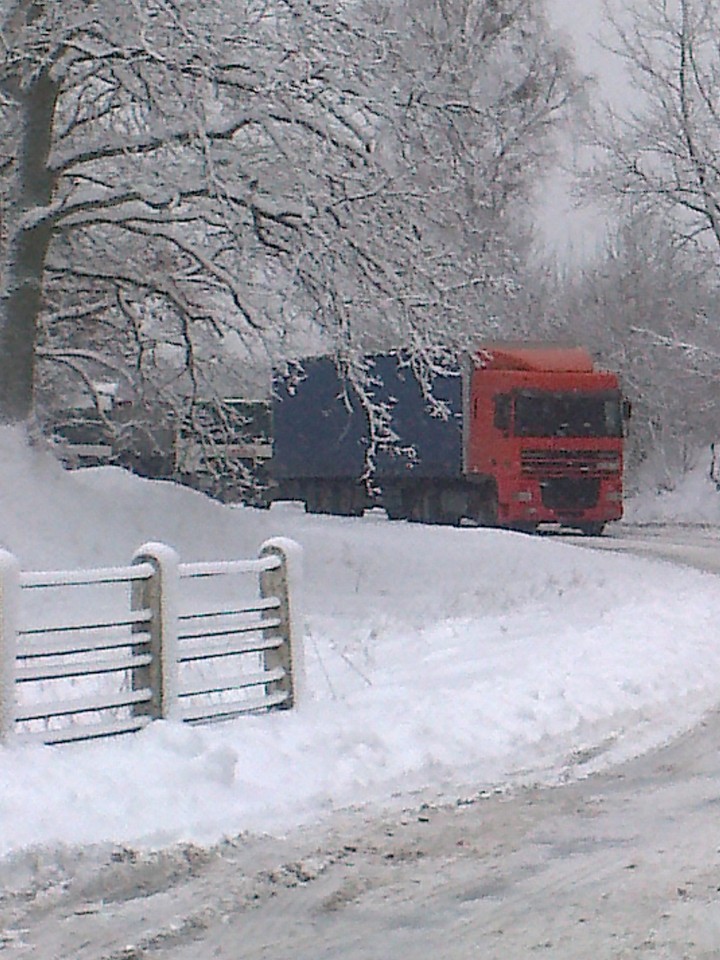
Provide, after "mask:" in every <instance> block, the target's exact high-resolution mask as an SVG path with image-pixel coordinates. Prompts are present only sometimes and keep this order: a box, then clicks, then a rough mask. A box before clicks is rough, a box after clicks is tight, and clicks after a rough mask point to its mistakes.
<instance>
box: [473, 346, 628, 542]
mask: <svg viewBox="0 0 720 960" xmlns="http://www.w3.org/2000/svg"><path fill="white" fill-rule="evenodd" d="M466 390H468V391H469V393H468V394H466V402H465V409H466V422H465V431H466V436H465V444H464V451H465V464H464V472H465V475H466V476H467V478H468V479H469V480H473V479H477V480H482V481H484V482H487V481H488V480H489V481H491V485H492V489H493V491H494V499H495V502H494V503H493V504H492V507H491V510H492V512H495V514H496V516H495V517H494V518H492V519H493V520H494V521H495V522H496V523H497V524H498V525H500V526H510V527H516V528H521V529H522V528H525V529H534V528H536V527H537V526H538V524H541V523H542V524H545V523H556V524H562V525H564V526H572V527H577V528H579V529H581V530H583V531H584V532H585V533H588V534H599V533H600V532H602V529H603V527H604V525H605V523H606V522H607V521H610V520H619V519H620V518H621V517H622V510H623V435H624V421H625V419H626V417H627V415H629V407H628V405H627V404H626V403H624V402H623V399H622V395H621V392H620V388H619V385H618V380H617V377H616V376H615V374H613V373H611V372H608V371H605V370H598V369H596V368H595V365H594V363H593V360H592V357H591V356H590V354H589V353H588V352H587V350H585V349H584V348H582V347H560V346H549V345H547V344H545V345H538V346H533V345H529V344H517V345H514V344H502V343H497V344H484V345H482V347H481V348H480V349H479V350H478V351H477V353H476V354H475V356H474V358H473V364H472V369H471V371H470V372H469V376H468V377H467V379H466ZM468 414H469V415H468Z"/></svg>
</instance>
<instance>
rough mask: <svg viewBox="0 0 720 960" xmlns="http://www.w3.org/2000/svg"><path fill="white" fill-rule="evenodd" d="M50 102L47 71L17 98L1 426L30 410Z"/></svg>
mask: <svg viewBox="0 0 720 960" xmlns="http://www.w3.org/2000/svg"><path fill="white" fill-rule="evenodd" d="M56 101H57V85H56V84H55V82H54V81H53V80H52V78H51V77H50V75H49V73H48V72H47V71H43V72H41V73H40V74H39V75H38V77H37V78H36V79H35V80H34V81H33V83H32V86H31V87H29V88H28V89H25V90H23V91H22V92H21V93H20V95H19V97H18V107H19V109H20V110H21V112H22V115H23V127H22V139H21V144H20V150H19V154H18V160H17V163H18V166H17V171H16V184H17V192H16V195H15V202H14V203H13V204H12V206H11V211H10V218H9V220H10V223H9V237H8V249H7V252H6V258H7V259H6V264H5V270H4V281H5V283H4V290H3V296H2V300H1V302H0V421H1V422H5V423H16V422H20V421H22V420H26V419H27V418H28V417H29V416H30V414H31V413H32V408H33V393H34V381H35V347H36V342H37V332H38V318H39V315H40V311H41V309H42V304H43V278H44V273H45V261H46V258H47V252H48V248H49V246H50V240H51V238H52V232H53V221H52V217H51V216H50V211H49V210H47V209H46V208H47V207H48V205H49V204H50V202H51V201H52V198H53V193H54V190H55V178H54V176H53V173H52V171H51V170H50V169H49V166H48V158H49V155H50V149H51V146H52V134H53V119H54V115H55V104H56Z"/></svg>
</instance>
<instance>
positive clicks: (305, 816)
mask: <svg viewBox="0 0 720 960" xmlns="http://www.w3.org/2000/svg"><path fill="white" fill-rule="evenodd" d="M0 455H1V456H2V462H3V468H2V473H1V474H0V541H1V542H2V545H3V546H4V547H6V548H7V549H10V550H12V551H13V552H14V553H16V554H17V555H18V557H19V558H20V560H21V562H22V565H23V567H24V568H26V569H32V568H38V567H42V568H45V569H47V568H58V567H64V566H68V565H76V564H77V565H98V564H104V563H113V564H115V563H125V562H127V561H128V560H129V558H130V557H131V556H132V553H133V552H134V550H135V549H136V548H137V547H138V546H139V545H140V544H141V543H142V542H144V541H147V540H151V539H152V540H158V539H160V540H164V541H166V542H168V543H170V544H171V545H173V546H174V547H175V548H176V549H177V550H178V551H179V552H180V554H181V556H182V558H183V559H184V560H187V561H191V560H198V559H210V558H218V559H219V558H234V557H248V556H254V555H255V554H256V552H257V548H258V546H259V544H260V543H261V542H262V541H263V540H264V539H266V538H267V537H268V536H273V535H277V534H280V535H284V536H290V537H293V538H294V539H296V540H297V541H298V542H299V543H301V545H302V546H303V547H304V550H305V588H304V595H303V605H304V609H305V614H306V624H307V629H306V638H305V660H306V687H305V692H304V696H303V698H302V701H301V705H300V708H299V709H298V710H296V711H293V712H291V713H278V714H274V715H270V716H264V717H257V718H251V719H243V720H240V721H236V722H233V723H228V724H224V725H220V726H212V727H195V728H186V727H181V726H178V725H173V724H166V723H157V724H154V725H153V726H151V727H150V728H149V729H147V730H146V731H144V732H143V733H142V734H139V735H137V736H133V737H128V738H120V739H117V740H115V741H106V742H103V743H95V744H86V745H82V744H81V745H75V746H64V747H60V748H39V747H33V748H29V747H17V746H12V745H11V746H8V747H5V748H2V749H0V770H1V771H2V777H1V778H0V855H6V854H8V853H11V852H14V851H19V850H21V849H23V848H28V847H32V846H34V845H38V844H39V845H43V846H48V845H50V846H55V845H57V844H62V843H81V844H84V843H93V842H102V841H113V842H115V843H118V844H122V843H132V844H134V845H135V846H138V845H139V846H146V847H157V846H161V845H166V844H170V843H173V842H175V841H178V840H194V841H198V842H202V843H207V842H212V841H214V840H217V839H219V838H221V837H222V836H225V835H228V836H232V835H236V834H238V833H240V832H242V831H267V832H270V833H283V832H285V831H287V830H288V829H290V828H291V827H292V826H293V825H296V824H299V823H302V822H310V821H313V820H316V819H318V818H321V817H323V816H324V815H326V814H328V813H329V812H331V811H334V810H337V809H340V808H343V807H347V806H352V805H365V806H367V807H369V808H370V809H381V808H389V807H393V806H402V805H404V804H407V803H408V802H414V801H416V800H418V799H430V800H438V799H441V798H442V797H444V796H447V797H453V796H458V795H461V794H463V793H477V791H480V790H482V789H484V788H491V787H494V786H503V785H505V784H508V783H516V782H527V781H549V782H551V781H553V780H556V779H557V778H558V777H567V776H572V775H573V772H574V770H573V768H574V764H575V763H576V762H577V761H578V758H582V760H583V761H585V762H584V763H583V772H584V773H587V772H590V771H591V770H593V769H598V768H599V767H601V766H603V765H607V764H609V763H610V762H614V761H617V760H619V759H623V758H626V757H629V756H633V755H635V754H638V753H640V752H642V751H643V750H646V749H648V748H649V747H651V746H653V745H655V744H658V743H661V742H663V741H665V740H667V739H668V738H669V737H670V736H671V735H673V734H674V733H676V732H678V731H679V729H682V728H686V727H689V726H691V725H692V724H693V723H695V722H696V721H697V720H698V719H699V718H700V717H701V716H702V715H703V713H704V712H705V711H706V710H708V709H709V708H710V707H712V706H714V705H716V704H717V703H718V701H720V648H718V645H717V643H716V639H715V636H714V626H715V625H716V624H717V622H718V619H719V618H720V594H719V592H718V590H717V581H716V579H715V577H713V576H711V575H709V574H701V573H696V572H693V571H689V570H680V569H678V568H676V567H674V566H672V565H670V564H668V563H663V562H655V561H651V560H643V559H638V558H632V557H628V556H618V555H614V554H611V553H607V552H595V551H591V550H587V549H579V548H577V547H575V546H573V545H571V544H569V543H567V542H563V541H562V538H561V537H548V538H535V537H526V536H522V535H519V534H512V533H506V532H500V531H492V530H482V529H474V528H469V527H468V528H460V529H450V528H436V527H422V526H417V525H412V524H407V523H402V522H393V523H390V522H388V521H387V520H386V519H385V518H384V516H380V515H376V514H370V515H367V516H366V517H365V518H363V519H362V520H354V519H343V518H328V517H314V516H306V515H305V514H304V513H303V512H302V511H301V510H298V509H297V507H296V506H294V505H277V506H276V507H275V508H274V509H273V510H271V511H259V510H251V509H245V508H229V507H223V506H221V505H218V504H215V503H212V502H211V501H209V500H207V499H206V498H204V497H203V496H201V495H199V494H196V493H193V492H192V491H188V490H185V489H182V488H179V487H176V486H173V485H171V484H164V483H158V482H149V481H143V480H140V479H138V478H136V477H132V476H130V475H128V474H126V473H124V472H122V471H120V470H116V469H99V470H90V471H83V472H80V473H77V474H67V473H65V472H63V471H62V470H61V468H60V467H59V466H57V465H56V464H55V463H54V462H53V461H51V460H50V459H49V457H46V456H43V455H40V454H38V453H34V452H31V451H29V450H28V449H27V448H25V447H24V446H23V445H22V444H21V443H20V442H19V441H18V439H17V438H16V437H15V436H14V435H13V434H12V433H11V432H8V431H4V432H0ZM676 497H677V499H676V500H673V499H672V497H671V496H670V495H668V497H667V498H665V499H664V500H663V499H660V500H658V499H657V498H654V499H653V500H652V501H648V500H644V501H638V502H637V503H636V504H633V505H631V507H630V509H629V519H631V520H637V521H641V520H659V519H666V518H667V517H668V516H675V517H677V516H679V517H680V519H683V520H697V519H699V520H702V521H704V522H717V521H718V520H720V495H718V494H717V492H716V491H715V488H714V486H713V485H712V484H711V483H710V482H709V480H707V479H706V478H705V477H704V476H702V475H700V474H698V475H697V476H691V477H690V478H689V480H688V486H687V487H686V488H685V491H684V492H683V491H681V492H680V493H677V494H676ZM678 503H682V509H683V513H682V514H681V513H680V511H679V507H678ZM588 757H595V759H594V760H593V761H591V762H589V763H588V762H586V761H587V760H588Z"/></svg>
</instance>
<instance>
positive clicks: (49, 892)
mask: <svg viewBox="0 0 720 960" xmlns="http://www.w3.org/2000/svg"><path fill="white" fill-rule="evenodd" d="M719 738H720V719H718V717H717V716H713V717H710V718H708V720H707V721H706V722H705V723H704V724H703V725H702V726H701V727H699V728H697V729H696V730H694V731H693V732H692V733H690V734H687V735H685V736H684V737H683V738H681V739H680V740H678V741H676V742H675V743H673V744H671V745H670V746H668V747H666V748H664V749H662V750H660V751H657V752H654V753H653V754H650V755H647V756H645V757H642V758H639V759H636V760H633V761H631V762H629V763H628V764H626V765H624V766H622V767H619V768H616V769H614V770H612V771H611V772H606V773H604V774H600V775H595V776H593V777H590V778H588V779H585V780H574V781H573V782H570V783H567V784H565V785H558V786H555V787H547V786H546V787H540V788H525V789H519V790H517V791H515V792H513V793H510V794H494V795H490V796H484V795H478V796H475V797H465V798H459V800H460V802H458V803H455V804H448V805H446V806H442V807H433V806H424V807H418V808H416V809H409V810H406V811H404V812H403V813H402V814H397V815H394V816H392V817H385V818H375V817H368V816H367V815H363V814H362V813H359V812H358V813H357V814H354V815H353V814H352V812H347V813H344V814H342V815H336V816H335V817H334V818H333V820H332V821H331V822H330V823H326V824H325V825H324V827H323V828H322V829H318V828H313V829H305V830H301V831H298V832H295V833H293V834H291V835H290V836H288V837H286V838H283V839H278V838H275V839H271V838H264V839H263V838H253V837H243V836H240V837H238V838H236V839H235V840H234V841H232V842H225V843H223V844H220V845H219V846H216V847H213V848H211V849H201V848H196V847H192V846H183V847H177V848H173V849H170V850H166V851H161V852H156V853H147V852H146V853H139V852H134V851H132V850H131V849H128V848H123V847H116V848H105V849H97V850H87V849H86V850H84V851H82V852H75V853H73V852H72V851H70V850H69V851H68V852H67V859H66V861H65V862H64V863H61V864H59V863H58V862H57V861H56V862H54V863H53V864H52V865H50V864H48V867H47V869H44V868H43V866H42V863H39V862H36V863H35V865H34V868H33V869H32V870H31V869H30V866H29V864H28V863H27V862H26V863H25V874H24V876H23V875H21V870H20V866H19V864H18V866H17V872H16V874H15V876H14V877H8V876H5V877H4V878H3V879H4V881H5V883H4V886H5V890H6V894H5V896H4V898H3V901H2V906H1V911H0V918H1V921H0V927H1V928H2V929H3V933H2V939H0V950H1V951H2V952H3V954H4V955H6V956H7V957H8V958H12V960H20V958H23V960H25V958H31V957H32V958H41V957H42V958H52V960H150V958H168V960H206V958H207V960H210V958H212V957H227V958H233V960H236V958H239V957H242V958H243V960H265V958H270V957H273V958H290V957H292V958H293V960H336V958H338V957H343V958H344V960H378V958H385V957H403V958H407V960H430V958H437V957H442V958H443V960H470V958H476V957H482V958H483V960H507V958H509V957H511V958H520V957H531V956H534V955H535V954H536V953H538V954H539V955H541V956H547V957H552V958H553V960H597V958H603V960H612V958H618V960H619V958H629V957H633V958H643V957H647V958H652V960H659V958H662V960H679V958H691V960H710V958H713V960H716V958H717V956H718V944H720V894H718V887H719V886H720V855H719V853H718V843H717V813H718V803H719V802H720V754H719V753H718V749H717V744H718V739H719ZM583 759H584V758H583V757H581V756H578V757H569V758H568V763H569V764H570V765H572V767H573V772H574V774H578V773H580V772H581V767H582V762H583ZM11 890H12V892H10V891H11Z"/></svg>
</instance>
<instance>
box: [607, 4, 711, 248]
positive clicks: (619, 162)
mask: <svg viewBox="0 0 720 960" xmlns="http://www.w3.org/2000/svg"><path fill="white" fill-rule="evenodd" d="M606 9H607V10H608V11H609V10H610V8H609V5H608V4H607V3H606ZM608 16H609V19H610V22H611V24H612V27H613V29H614V33H615V36H616V44H615V48H614V49H615V51H616V53H617V54H618V55H619V56H620V57H621V58H622V60H623V61H624V63H625V65H626V67H627V69H628V71H629V73H630V76H631V78H632V81H633V84H634V88H635V92H636V96H635V99H634V106H632V107H628V108H627V109H626V110H625V111H624V112H623V114H622V115H619V114H617V113H615V114H613V113H610V114H606V116H605V118H604V121H603V122H601V123H600V124H599V126H598V137H597V140H598V143H599V144H600V145H601V147H602V148H603V149H604V151H605V152H606V155H607V158H608V163H607V164H605V165H603V166H602V167H601V169H600V171H599V174H600V176H599V178H598V179H605V180H606V185H607V186H609V187H610V189H611V191H612V192H614V193H615V194H616V195H619V196H621V197H622V198H624V199H625V200H629V201H631V202H632V203H634V204H636V205H637V206H638V208H639V209H642V210H645V211H656V210H663V211H664V212H665V215H666V216H667V217H668V222H669V223H672V224H673V227H674V230H675V232H676V235H677V236H680V237H682V238H684V239H688V240H709V241H710V242H711V243H712V245H713V246H715V248H716V251H717V253H720V164H719V162H718V157H720V46H719V45H718V34H717V30H718V23H719V22H720V2H718V0H634V2H633V3H631V4H626V5H623V8H622V10H618V12H617V13H614V14H613V13H612V12H608Z"/></svg>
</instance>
